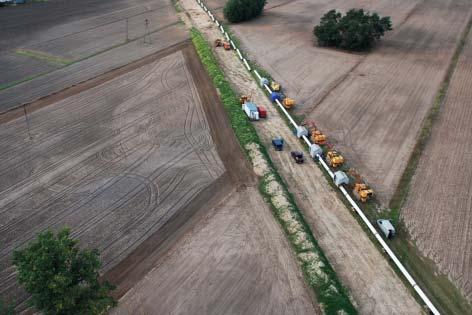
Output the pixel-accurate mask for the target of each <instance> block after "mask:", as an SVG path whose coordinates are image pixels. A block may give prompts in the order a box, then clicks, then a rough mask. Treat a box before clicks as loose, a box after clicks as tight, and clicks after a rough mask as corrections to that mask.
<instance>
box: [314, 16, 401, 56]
mask: <svg viewBox="0 0 472 315" xmlns="http://www.w3.org/2000/svg"><path fill="white" fill-rule="evenodd" d="M391 30H392V22H391V20H390V17H388V16H387V17H383V18H381V17H380V16H379V15H378V14H377V13H373V14H369V12H366V11H364V10H363V9H351V10H349V11H348V12H347V13H346V15H345V16H342V15H341V13H340V12H337V11H336V10H331V11H329V12H328V13H326V14H325V15H324V16H323V17H322V18H321V21H320V24H319V25H317V26H315V28H314V30H313V33H314V34H315V36H316V38H317V40H318V44H319V45H320V46H331V47H337V48H342V49H346V50H354V51H360V50H365V49H369V48H371V47H372V45H373V44H374V43H375V42H376V41H378V40H379V39H380V38H381V37H382V36H384V35H385V32H387V31H391Z"/></svg>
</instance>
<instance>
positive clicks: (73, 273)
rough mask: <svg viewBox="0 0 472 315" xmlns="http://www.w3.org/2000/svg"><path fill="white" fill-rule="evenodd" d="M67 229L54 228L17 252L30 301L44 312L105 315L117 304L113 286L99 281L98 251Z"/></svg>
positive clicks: (17, 260) (19, 270)
mask: <svg viewBox="0 0 472 315" xmlns="http://www.w3.org/2000/svg"><path fill="white" fill-rule="evenodd" d="M77 244H78V242H77V241H76V240H73V239H72V238H70V231H69V230H68V229H63V230H62V231H60V232H59V233H57V235H54V233H53V232H51V231H46V232H43V233H40V234H39V235H38V238H37V239H36V240H35V241H33V242H32V243H30V244H29V245H28V247H26V248H25V249H23V250H20V251H15V252H14V253H13V264H14V265H15V266H16V268H17V271H18V280H19V282H20V284H21V285H23V287H24V288H25V289H26V291H27V292H28V293H30V294H31V299H30V304H31V305H32V306H33V307H35V308H36V309H37V310H39V311H41V312H42V313H43V314H46V315H47V314H54V315H59V314H67V315H73V314H90V315H95V314H105V313H106V312H107V310H108V309H109V308H110V307H112V306H115V305H116V302H115V300H114V299H113V298H111V297H110V296H108V293H109V291H110V290H112V289H113V287H112V286H111V285H110V284H108V283H104V284H101V283H99V281H98V276H99V274H98V271H99V269H100V267H101V263H100V261H99V259H98V257H99V254H98V252H97V251H96V250H80V249H79V248H78V246H77Z"/></svg>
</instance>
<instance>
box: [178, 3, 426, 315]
mask: <svg viewBox="0 0 472 315" xmlns="http://www.w3.org/2000/svg"><path fill="white" fill-rule="evenodd" d="M181 3H182V5H183V7H184V8H185V9H186V10H187V11H188V13H189V14H190V16H191V18H192V21H193V23H194V24H195V26H197V27H198V28H199V29H200V30H201V31H202V32H203V33H204V35H205V36H206V38H207V39H208V40H209V41H210V42H213V41H214V40H215V39H216V38H219V37H221V35H220V33H219V32H218V30H217V29H216V27H215V25H214V24H213V23H211V22H210V21H209V19H208V17H207V15H206V14H205V13H204V12H203V10H202V9H201V8H200V7H199V6H198V4H197V3H196V1H194V0H182V1H181ZM215 53H216V55H217V57H218V58H219V60H220V61H221V65H222V67H223V68H224V70H225V73H226V75H227V76H228V78H229V79H230V80H231V82H232V84H233V85H234V86H235V87H236V88H238V89H239V90H240V91H241V92H244V93H249V92H250V91H252V92H253V97H254V100H255V102H256V103H257V104H264V105H265V106H266V107H267V108H268V112H269V118H268V119H267V120H263V121H260V122H258V123H256V128H257V130H258V132H259V135H260V136H261V138H262V139H263V141H264V142H265V143H266V145H267V146H268V147H269V146H270V141H271V139H272V137H274V136H275V135H281V136H283V137H284V138H285V140H286V141H287V148H286V149H285V151H283V152H275V151H273V150H272V149H269V153H270V155H271V157H272V159H273V161H274V162H275V164H276V166H277V169H278V170H279V171H280V172H281V174H282V176H283V177H284V179H285V180H286V182H287V183H288V184H289V187H290V189H291V191H292V192H293V193H294V195H295V198H296V201H297V203H298V204H299V206H300V207H301V209H302V211H303V213H304V215H305V216H306V218H307V220H308V222H309V224H310V225H311V227H312V229H313V231H314V234H315V237H316V239H317V240H318V242H319V243H320V246H321V247H322V249H323V251H324V252H325V254H326V256H327V257H328V259H329V261H330V262H331V264H332V265H333V267H334V269H335V271H336V272H337V274H338V275H339V276H340V278H341V280H342V282H343V283H344V284H345V285H346V286H347V287H348V288H349V290H350V292H351V294H352V296H353V298H354V300H355V302H356V304H357V306H358V308H359V310H360V311H361V313H362V314H420V313H421V308H420V307H419V305H418V304H417V303H416V301H415V300H414V299H413V298H412V296H411V295H410V292H409V291H408V290H407V288H406V287H405V286H404V285H403V283H402V282H401V281H400V280H399V279H398V277H397V276H396V274H395V273H394V272H393V270H392V269H391V268H390V266H389V265H388V263H387V261H386V260H385V258H384V257H383V256H382V255H381V254H380V252H379V251H378V250H377V249H376V248H375V246H374V245H373V244H372V242H371V241H370V240H369V239H368V237H367V236H366V235H365V233H364V231H363V230H362V228H361V227H360V226H359V224H358V223H357V222H356V220H355V219H354V218H353V216H352V215H351V214H350V213H349V210H348V209H347V208H346V207H345V206H344V205H343V204H342V203H341V201H339V199H338V196H337V194H336V192H335V191H334V190H333V189H332V188H331V187H330V185H329V184H328V183H327V182H326V180H325V178H324V176H323V174H322V173H321V171H320V169H319V168H318V167H317V166H316V165H315V164H314V163H313V162H308V163H306V164H305V165H294V163H293V162H292V161H291V160H290V157H289V152H288V151H289V150H293V149H298V150H302V147H301V144H299V143H298V142H297V141H296V140H295V139H294V138H293V135H292V133H291V131H290V130H289V129H288V127H286V126H285V123H284V122H283V121H282V119H281V118H280V117H279V116H278V114H277V113H276V111H275V109H274V108H273V107H272V105H271V104H270V103H269V101H268V100H267V98H266V96H265V95H264V94H263V93H262V91H261V90H260V89H259V88H258V87H257V85H256V84H255V82H254V80H253V78H252V77H251V76H250V75H249V74H248V73H247V72H246V70H245V68H244V67H243V66H242V64H241V62H240V61H239V59H238V58H237V57H236V54H235V53H233V52H227V51H224V50H220V49H218V50H215ZM399 301H401V302H399Z"/></svg>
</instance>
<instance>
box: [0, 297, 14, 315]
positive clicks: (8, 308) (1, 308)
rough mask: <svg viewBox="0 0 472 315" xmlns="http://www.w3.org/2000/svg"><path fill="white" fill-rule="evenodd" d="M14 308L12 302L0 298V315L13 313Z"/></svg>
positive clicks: (12, 314)
mask: <svg viewBox="0 0 472 315" xmlns="http://www.w3.org/2000/svg"><path fill="white" fill-rule="evenodd" d="M14 314H15V308H14V306H13V304H7V303H5V302H4V301H3V300H2V299H1V298H0V315H14Z"/></svg>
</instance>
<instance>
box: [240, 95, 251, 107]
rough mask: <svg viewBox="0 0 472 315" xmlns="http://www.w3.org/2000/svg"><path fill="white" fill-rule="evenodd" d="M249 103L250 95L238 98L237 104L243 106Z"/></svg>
mask: <svg viewBox="0 0 472 315" xmlns="http://www.w3.org/2000/svg"><path fill="white" fill-rule="evenodd" d="M250 101H251V96H250V95H241V96H240V97H239V103H240V104H241V105H243V104H244V103H246V102H250Z"/></svg>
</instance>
